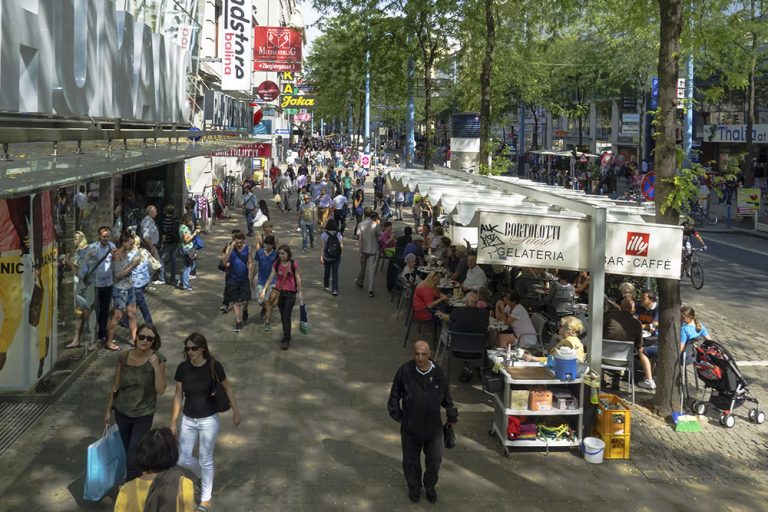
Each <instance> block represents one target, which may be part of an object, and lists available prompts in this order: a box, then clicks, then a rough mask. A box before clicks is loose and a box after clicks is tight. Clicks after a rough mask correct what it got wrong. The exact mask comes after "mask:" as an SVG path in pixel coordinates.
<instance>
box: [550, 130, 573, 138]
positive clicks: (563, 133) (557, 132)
mask: <svg viewBox="0 0 768 512" xmlns="http://www.w3.org/2000/svg"><path fill="white" fill-rule="evenodd" d="M570 133H571V132H569V131H568V130H555V132H554V136H555V137H568V135H570Z"/></svg>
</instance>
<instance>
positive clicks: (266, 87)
mask: <svg viewBox="0 0 768 512" xmlns="http://www.w3.org/2000/svg"><path fill="white" fill-rule="evenodd" d="M256 94H257V95H258V96H259V98H261V99H262V100H264V101H272V100H276V99H277V97H278V96H279V95H280V88H279V87H278V86H277V84H276V83H275V82H270V81H269V80H265V81H263V82H261V83H260V84H259V87H258V88H257V89H256Z"/></svg>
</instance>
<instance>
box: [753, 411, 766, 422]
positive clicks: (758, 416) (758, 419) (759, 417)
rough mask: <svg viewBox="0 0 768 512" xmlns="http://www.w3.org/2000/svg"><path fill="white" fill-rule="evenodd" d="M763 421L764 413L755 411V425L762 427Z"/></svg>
mask: <svg viewBox="0 0 768 512" xmlns="http://www.w3.org/2000/svg"><path fill="white" fill-rule="evenodd" d="M764 421H765V413H764V412H763V411H757V414H755V423H757V424H758V425H762V423H763V422H764Z"/></svg>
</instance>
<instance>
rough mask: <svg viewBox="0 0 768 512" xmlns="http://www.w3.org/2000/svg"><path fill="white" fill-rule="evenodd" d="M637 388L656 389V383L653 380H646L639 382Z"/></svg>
mask: <svg viewBox="0 0 768 512" xmlns="http://www.w3.org/2000/svg"><path fill="white" fill-rule="evenodd" d="M637 386H638V387H640V388H645V389H656V382H655V381H654V380H653V379H651V380H648V379H644V380H643V381H642V382H638V383H637Z"/></svg>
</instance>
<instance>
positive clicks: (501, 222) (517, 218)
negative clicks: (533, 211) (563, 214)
mask: <svg viewBox="0 0 768 512" xmlns="http://www.w3.org/2000/svg"><path fill="white" fill-rule="evenodd" d="M478 230H479V231H478V243H477V262H478V263H491V264H497V265H508V266H517V267H536V268H560V269H566V270H581V269H584V268H587V267H588V266H589V259H588V257H589V246H590V244H589V243H588V241H589V239H590V234H589V224H588V223H587V222H586V221H583V220H578V219H567V218H561V219H557V218H551V217H544V216H535V215H522V214H520V215H518V214H507V213H492V212H482V211H481V212H480V226H479V227H478Z"/></svg>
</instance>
